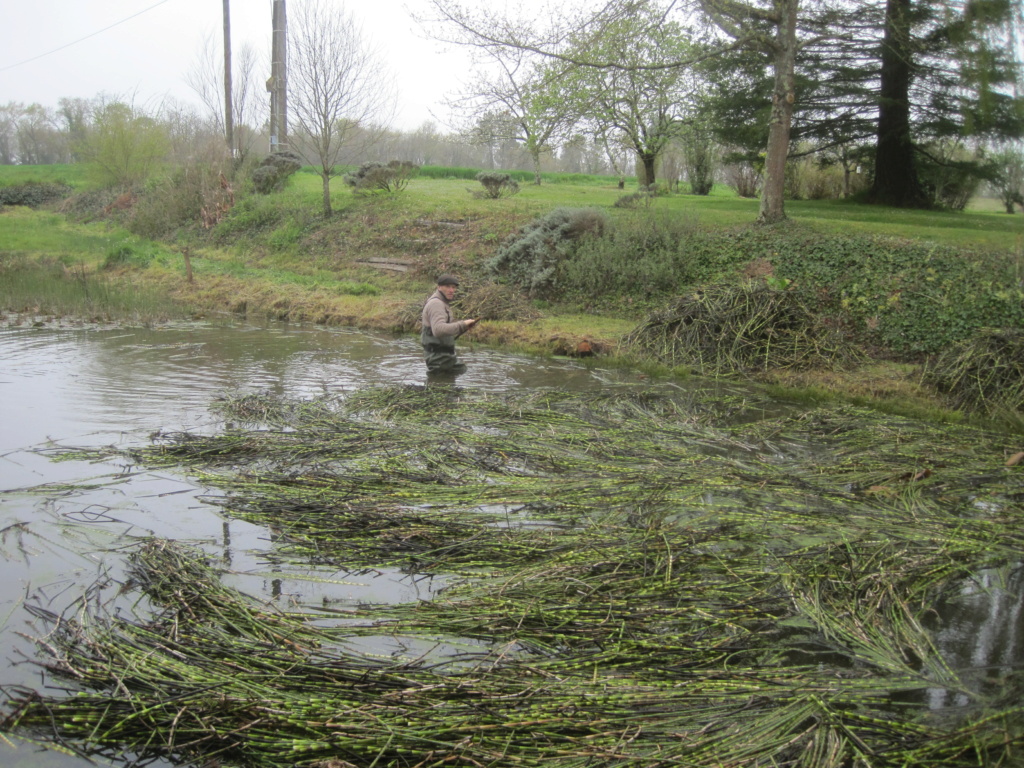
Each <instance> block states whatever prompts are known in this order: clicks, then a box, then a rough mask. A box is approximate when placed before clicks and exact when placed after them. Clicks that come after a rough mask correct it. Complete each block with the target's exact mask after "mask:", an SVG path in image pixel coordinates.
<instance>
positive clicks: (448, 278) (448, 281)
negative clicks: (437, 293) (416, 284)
mask: <svg viewBox="0 0 1024 768" xmlns="http://www.w3.org/2000/svg"><path fill="white" fill-rule="evenodd" d="M437 284H438V285H458V284H459V278H457V277H455V275H441V276H440V277H439V278H437Z"/></svg>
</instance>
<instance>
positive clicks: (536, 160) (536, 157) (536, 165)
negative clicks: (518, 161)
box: [530, 149, 540, 187]
mask: <svg viewBox="0 0 1024 768" xmlns="http://www.w3.org/2000/svg"><path fill="white" fill-rule="evenodd" d="M530 156H531V157H532V158H533V183H534V184H536V185H537V186H538V187H539V186H540V149H531V150H530Z"/></svg>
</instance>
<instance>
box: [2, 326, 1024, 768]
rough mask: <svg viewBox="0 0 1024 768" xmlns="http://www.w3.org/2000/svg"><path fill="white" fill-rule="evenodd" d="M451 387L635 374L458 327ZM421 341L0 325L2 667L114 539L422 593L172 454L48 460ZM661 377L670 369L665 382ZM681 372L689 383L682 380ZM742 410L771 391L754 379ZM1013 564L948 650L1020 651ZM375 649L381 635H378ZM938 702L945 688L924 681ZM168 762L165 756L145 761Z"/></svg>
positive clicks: (987, 665) (379, 589)
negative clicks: (330, 556) (251, 505)
mask: <svg viewBox="0 0 1024 768" xmlns="http://www.w3.org/2000/svg"><path fill="white" fill-rule="evenodd" d="M462 353H463V356H464V357H465V359H466V360H467V362H468V363H469V364H470V368H469V371H468V372H467V373H466V374H465V375H463V376H462V377H460V378H459V380H458V383H459V385H460V386H464V387H476V388H480V389H485V390H492V391H504V390H512V389H517V388H525V389H530V388H536V387H552V386H557V387H560V388H565V389H569V390H574V391H591V390H593V391H597V390H601V391H607V390H608V389H609V388H624V389H626V388H632V387H636V386H638V385H643V386H645V387H647V386H649V385H648V384H647V383H646V382H642V381H641V380H640V378H639V377H638V376H637V375H636V374H633V373H628V372H617V371H609V370H602V369H600V368H589V367H587V366H584V365H582V364H580V363H578V362H573V361H568V360H537V359H532V358H526V357H520V356H516V355H509V354H505V353H499V352H495V351H493V350H487V349H484V348H480V347H477V348H475V349H474V348H473V347H472V345H471V344H463V345H462ZM425 382H426V376H425V372H424V369H423V363H422V358H421V353H420V349H419V345H418V344H417V343H416V341H415V340H414V339H410V338H391V337H388V336H383V335H372V334H365V333H361V332H356V331H349V330H334V329H322V328H313V327H294V326H287V325H273V326H267V327H253V326H240V327H231V328H225V327H220V326H214V325H197V324H182V325H169V326H164V327H160V328H151V329H144V328H127V329H126V328H118V329H115V328H111V329H95V328H93V329H57V328H28V327H17V328H5V329H0V585H2V590H0V651H2V661H0V664H2V665H3V674H2V675H0V685H4V686H10V685H18V684H22V685H30V686H31V687H33V688H37V687H38V686H39V685H40V680H41V677H40V673H39V669H38V668H37V667H34V666H33V665H32V663H31V659H32V658H33V657H34V646H33V643H32V642H31V641H30V640H28V639H27V637H26V636H28V637H32V636H38V635H39V634H40V632H41V631H43V630H44V627H43V626H41V625H40V624H38V623H33V619H32V616H31V615H30V614H29V613H28V612H27V611H26V610H25V609H24V607H23V605H24V604H25V603H26V601H27V602H29V603H30V604H33V605H37V606H42V607H45V608H48V609H50V610H52V611H54V612H58V613H59V612H63V611H67V610H68V609H69V607H70V606H73V605H74V602H75V600H76V599H78V598H79V597H80V596H81V595H82V593H83V590H85V589H86V588H87V587H88V586H89V585H91V584H94V583H95V582H96V581H97V580H98V579H99V578H101V577H102V576H104V575H109V576H110V577H112V578H114V579H119V578H120V577H121V571H120V569H121V567H122V562H123V558H122V556H121V554H120V550H122V549H124V548H125V547H128V546H130V545H131V544H132V543H133V542H134V541H136V540H137V539H139V538H141V537H147V536H154V535H155V536H159V537H166V538H172V539H177V540H181V541H186V542H189V543H192V544H196V545H199V546H202V547H203V548H204V549H205V550H206V551H207V552H209V553H210V555H211V556H212V557H214V558H217V559H218V560H220V561H221V562H222V563H223V564H224V566H225V567H226V569H227V570H228V573H229V574H230V575H229V576H228V577H227V580H228V581H229V582H230V583H231V584H232V585H234V586H238V587H239V588H241V589H243V590H244V591H245V592H247V593H249V594H251V595H255V596H260V597H263V598H265V599H267V600H273V601H278V602H279V603H280V604H288V605H298V604H310V603H313V604H330V605H332V606H344V605H346V604H359V603H386V602H398V601H407V600H415V599H419V598H429V597H430V595H431V594H432V593H433V592H434V591H435V590H436V589H437V588H439V587H440V586H442V585H441V584H440V583H437V582H436V581H433V580H425V579H416V578H412V577H410V576H408V575H406V574H401V573H398V572H380V573H374V574H366V573H358V574H353V573H339V572H337V571H326V570H321V571H317V570H314V569H301V568H283V567H280V566H278V565H272V564H271V562H272V561H271V560H269V559H268V558H266V557H264V555H266V554H267V553H269V552H271V550H272V546H273V545H272V542H271V535H270V532H269V531H268V530H266V529H264V528H261V527H259V526H255V525H251V524H248V523H245V522H243V521H239V520H235V519H231V518H228V517H226V516H224V515H222V514H220V512H219V511H218V508H217V507H216V506H215V505H214V504H212V503H211V502H210V501H209V498H210V497H211V496H214V495H215V494H214V493H213V492H212V491H211V489H208V488H204V487H202V486H200V485H198V484H197V483H196V482H195V481H194V480H192V479H190V478H187V477H185V476H184V475H180V474H177V473H175V472H173V471H169V470H156V471H149V470H146V469H143V468H139V467H132V466H126V465H124V464H123V463H120V462H119V461H111V462H99V463H90V462H85V461H59V462H57V461H54V460H53V458H54V456H55V455H56V453H58V452H59V451H60V450H61V449H69V448H76V447H81V448H95V447H98V446H106V445H116V446H121V447H129V446H133V445H144V444H146V443H148V441H149V439H150V435H151V434H152V433H153V432H155V431H157V430H163V431H177V430H189V431H193V432H195V431H207V430H211V431H212V430H217V429H219V428H220V427H221V426H222V425H221V423H220V422H219V420H218V418H217V417H216V415H215V414H214V413H213V412H212V411H211V410H210V408H209V406H210V404H211V403H212V402H214V401H215V400H216V399H217V398H219V397H222V396H224V395H227V394H231V395H238V394H243V393H248V392H271V393H274V394H279V395H284V396H291V397H311V396H315V395H321V394H324V393H343V392H345V391H349V390H354V389H358V388H361V387H366V386H371V385H381V384H402V383H405V384H423V383H425ZM663 386H666V387H676V386H677V385H673V384H664V385H663ZM693 386H703V385H700V384H695V385H693ZM750 402H751V404H752V405H751V410H750V412H749V413H747V414H746V418H753V419H756V418H758V415H759V409H765V412H766V413H768V412H775V411H777V410H778V409H779V408H784V407H786V406H782V405H780V404H773V403H766V402H765V401H764V400H763V399H762V398H759V397H752V398H751V400H750ZM1022 581H1024V578H1022V576H1021V571H1020V570H1019V569H1011V570H1009V571H1008V572H1006V573H1001V574H979V575H978V578H977V579H975V580H971V581H970V582H969V583H966V584H965V585H964V588H963V590H962V591H961V592H960V593H959V594H956V595H953V596H951V597H950V598H949V599H948V601H947V602H946V603H944V604H943V605H942V606H938V607H937V615H941V619H942V620H941V621H938V622H937V623H936V627H935V630H936V640H937V642H938V643H939V644H940V646H941V647H942V648H943V650H944V652H945V654H946V656H947V658H949V659H951V660H952V661H953V663H954V664H955V665H956V666H960V667H971V668H977V669H978V670H979V671H980V672H979V673H981V672H984V671H988V672H991V671H993V669H998V668H1002V667H1004V666H1007V665H1009V666H1013V665H1015V664H1016V663H1018V662H1019V659H1020V658H1022V657H1024V651H1022V646H1024V618H1022V610H1021V593H1022V591H1024V584H1022ZM380 650H382V651H384V652H386V651H387V649H380ZM928 695H929V697H931V704H932V705H933V706H935V707H944V706H949V705H950V704H954V705H955V704H956V702H955V701H951V697H954V694H950V693H949V692H946V691H931V692H929V693H928ZM126 762H128V763H130V759H129V760H128V761H126V760H123V759H116V758H112V759H111V760H107V761H105V760H103V759H102V758H94V759H93V761H92V762H90V761H86V760H84V759H82V758H78V757H75V756H70V755H64V754H61V753H59V752H55V751H42V750H41V749H39V748H36V747H35V746H33V745H31V744H28V743H25V742H18V743H16V744H6V743H4V741H3V740H2V738H0V765H2V766H16V767H17V768H84V767H85V766H87V765H95V764H100V765H118V766H120V765H124V764H125V763H126ZM151 765H156V766H157V767H158V768H169V765H170V764H168V763H151Z"/></svg>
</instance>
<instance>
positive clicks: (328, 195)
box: [320, 170, 334, 218]
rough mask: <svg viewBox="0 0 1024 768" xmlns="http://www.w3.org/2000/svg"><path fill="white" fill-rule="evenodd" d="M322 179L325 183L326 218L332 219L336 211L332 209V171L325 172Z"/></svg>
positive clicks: (322, 173) (321, 175)
mask: <svg viewBox="0 0 1024 768" xmlns="http://www.w3.org/2000/svg"><path fill="white" fill-rule="evenodd" d="M320 178H321V179H323V182H324V218H330V216H331V214H332V213H334V211H333V210H332V209H331V174H330V171H326V170H325V171H323V172H321V174H320Z"/></svg>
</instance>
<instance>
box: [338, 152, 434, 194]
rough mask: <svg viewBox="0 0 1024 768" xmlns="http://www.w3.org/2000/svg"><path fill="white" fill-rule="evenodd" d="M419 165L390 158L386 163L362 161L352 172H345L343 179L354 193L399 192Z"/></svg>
mask: <svg viewBox="0 0 1024 768" xmlns="http://www.w3.org/2000/svg"><path fill="white" fill-rule="evenodd" d="M418 170H419V166H417V165H415V164H414V163H410V162H409V161H408V160H392V161H391V162H389V163H388V164H387V165H385V164H384V163H380V162H377V161H371V162H369V163H363V164H362V165H361V166H359V168H358V170H356V171H355V172H354V173H350V174H346V175H345V177H344V181H345V183H346V184H348V185H349V186H350V187H352V191H353V192H355V193H356V194H360V193H362V194H368V193H373V192H381V193H385V194H393V193H395V192H401V191H402V190H403V189H405V188H406V187H407V186H408V185H409V179H411V178H412V177H413V176H415V175H416V172H417V171H418Z"/></svg>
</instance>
